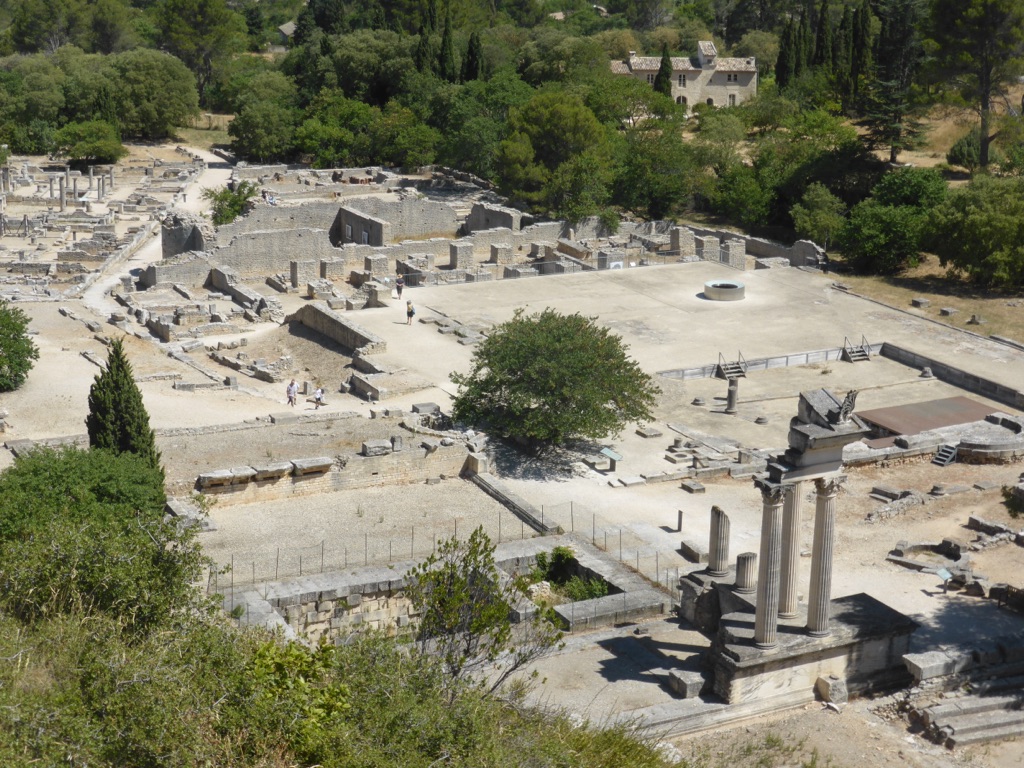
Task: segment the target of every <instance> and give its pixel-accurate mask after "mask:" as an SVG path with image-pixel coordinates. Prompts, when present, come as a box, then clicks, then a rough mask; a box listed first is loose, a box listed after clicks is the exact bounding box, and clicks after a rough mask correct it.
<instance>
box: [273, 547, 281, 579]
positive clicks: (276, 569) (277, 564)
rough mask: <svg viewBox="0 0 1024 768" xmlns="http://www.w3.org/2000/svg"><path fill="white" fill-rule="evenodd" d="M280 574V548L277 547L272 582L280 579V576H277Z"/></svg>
mask: <svg viewBox="0 0 1024 768" xmlns="http://www.w3.org/2000/svg"><path fill="white" fill-rule="evenodd" d="M280 573H281V548H280V547H278V548H277V559H276V560H274V581H278V580H279V579H280V575H279V574H280Z"/></svg>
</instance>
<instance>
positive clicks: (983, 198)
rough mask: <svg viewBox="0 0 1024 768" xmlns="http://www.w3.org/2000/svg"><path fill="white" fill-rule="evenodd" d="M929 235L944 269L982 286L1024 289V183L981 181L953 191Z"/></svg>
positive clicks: (983, 178) (939, 209)
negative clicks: (946, 266)
mask: <svg viewBox="0 0 1024 768" xmlns="http://www.w3.org/2000/svg"><path fill="white" fill-rule="evenodd" d="M927 231H928V237H927V239H926V246H927V247H928V248H929V250H931V251H933V252H934V253H936V254H938V256H939V259H940V260H941V261H942V264H943V265H948V266H950V267H952V268H953V269H954V270H956V271H957V272H959V273H961V274H964V275H967V276H968V277H970V278H971V279H973V280H976V281H977V282H979V283H981V284H983V285H989V286H996V287H1000V288H1014V289H1018V288H1020V287H1021V286H1022V285H1024V179H1021V178H1009V179H998V178H992V177H989V176H979V177H978V178H976V179H974V180H973V181H971V183H970V184H968V185H967V186H966V187H960V188H958V189H954V190H952V191H951V192H950V193H949V196H948V197H947V198H946V199H945V201H944V202H943V203H941V204H939V205H937V206H936V207H935V208H934V209H933V211H932V213H931V215H930V216H929V218H928V230H927Z"/></svg>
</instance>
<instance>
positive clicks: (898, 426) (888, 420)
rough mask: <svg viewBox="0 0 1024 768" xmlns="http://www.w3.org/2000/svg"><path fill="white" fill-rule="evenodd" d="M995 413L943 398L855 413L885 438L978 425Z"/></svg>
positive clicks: (973, 402) (988, 408)
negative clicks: (973, 422)
mask: <svg viewBox="0 0 1024 768" xmlns="http://www.w3.org/2000/svg"><path fill="white" fill-rule="evenodd" d="M998 410H999V409H998V408H993V407H991V406H988V405H984V404H982V403H979V402H978V401H976V400H971V399H970V398H969V397H946V398H943V399H941V400H926V401H924V402H920V403H907V404H906V405H894V406H892V407H890V408H875V409H874V410H871V411H857V415H858V416H860V417H861V418H862V419H864V421H866V422H867V423H868V424H870V425H871V426H872V427H875V428H878V429H881V430H884V431H885V432H887V433H889V434H893V435H916V434H918V433H920V432H927V431H928V430H930V429H939V428H941V427H951V426H954V425H955V424H970V423H971V422H972V421H982V420H983V419H984V418H985V417H986V416H988V415H989V414H990V413H997V412H998Z"/></svg>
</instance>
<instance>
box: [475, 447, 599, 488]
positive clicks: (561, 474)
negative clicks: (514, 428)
mask: <svg viewBox="0 0 1024 768" xmlns="http://www.w3.org/2000/svg"><path fill="white" fill-rule="evenodd" d="M488 447H489V448H490V451H491V457H492V460H493V466H494V469H495V474H496V475H498V476H499V477H507V478H512V479H515V480H545V481H564V480H569V479H571V478H572V477H574V476H576V475H577V474H578V472H579V467H578V465H579V464H580V462H582V461H583V460H584V459H585V458H588V457H591V456H594V455H595V454H597V453H598V452H600V450H601V448H602V447H603V446H602V445H600V444H599V443H595V442H591V441H587V440H580V441H576V442H572V443H567V444H565V445H563V446H557V447H553V448H550V449H549V450H547V451H545V452H544V453H542V454H540V455H533V454H530V453H529V452H528V451H526V450H525V449H524V448H522V447H520V446H518V445H516V444H515V443H514V442H512V441H511V440H505V439H501V438H493V439H492V440H491V441H490V443H489V444H488ZM574 465H575V466H574Z"/></svg>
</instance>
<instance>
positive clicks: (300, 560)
mask: <svg viewBox="0 0 1024 768" xmlns="http://www.w3.org/2000/svg"><path fill="white" fill-rule="evenodd" d="M301 575H302V553H301V552H299V576H301Z"/></svg>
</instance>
